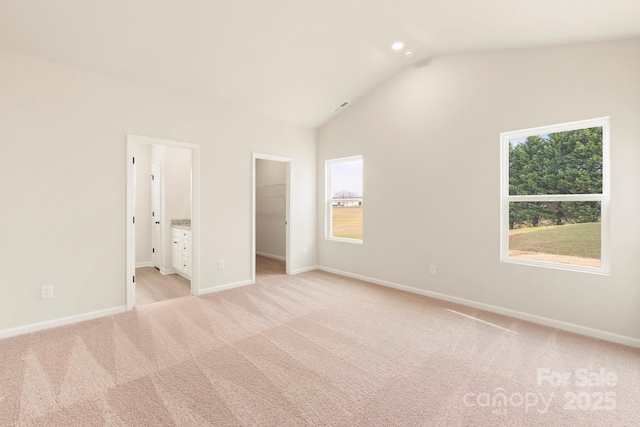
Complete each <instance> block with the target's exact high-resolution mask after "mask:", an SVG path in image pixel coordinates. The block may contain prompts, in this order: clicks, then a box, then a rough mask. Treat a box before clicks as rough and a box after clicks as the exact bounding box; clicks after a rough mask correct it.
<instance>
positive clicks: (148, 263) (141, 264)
mask: <svg viewBox="0 0 640 427" xmlns="http://www.w3.org/2000/svg"><path fill="white" fill-rule="evenodd" d="M142 267H153V262H151V261H145V262H136V268H142Z"/></svg>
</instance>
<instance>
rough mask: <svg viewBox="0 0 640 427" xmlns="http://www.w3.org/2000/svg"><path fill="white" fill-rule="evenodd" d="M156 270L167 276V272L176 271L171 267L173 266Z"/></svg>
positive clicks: (172, 272)
mask: <svg viewBox="0 0 640 427" xmlns="http://www.w3.org/2000/svg"><path fill="white" fill-rule="evenodd" d="M158 271H159V272H160V274H162V275H163V276H168V275H169V274H176V273H177V271H176V270H175V269H173V268H159V269H158Z"/></svg>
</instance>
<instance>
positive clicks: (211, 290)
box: [198, 280, 254, 296]
mask: <svg viewBox="0 0 640 427" xmlns="http://www.w3.org/2000/svg"><path fill="white" fill-rule="evenodd" d="M253 284H254V282H252V281H251V280H241V281H240V282H235V283H228V284H226V285H220V286H211V287H209V288H204V289H200V290H199V291H198V296H202V295H207V294H212V293H214V292H221V291H226V290H228V289H235V288H240V287H242V286H247V285H253Z"/></svg>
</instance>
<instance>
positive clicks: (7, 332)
mask: <svg viewBox="0 0 640 427" xmlns="http://www.w3.org/2000/svg"><path fill="white" fill-rule="evenodd" d="M125 311H127V306H126V305H123V306H120V307H113V308H107V309H105V310H98V311H92V312H89V313H84V314H77V315H75V316H69V317H63V318H60V319H54V320H47V321H46V322H39V323H32V324H30V325H25V326H18V327H16V328H11V329H4V330H2V331H0V339H2V338H9V337H15V336H17V335H23V334H29V333H31V332H37V331H42V330H45V329H51V328H57V327H58V326H64V325H70V324H72V323H78V322H84V321H85V320H92V319H97V318H99V317H105V316H111V315H114V314H120V313H124V312H125Z"/></svg>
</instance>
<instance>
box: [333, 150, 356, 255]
mask: <svg viewBox="0 0 640 427" xmlns="http://www.w3.org/2000/svg"><path fill="white" fill-rule="evenodd" d="M362 166H363V164H362V156H355V157H345V158H341V159H334V160H327V162H326V168H325V174H326V175H325V176H326V180H327V182H326V189H327V198H326V200H327V233H326V237H327V239H331V240H339V241H344V242H351V243H362V234H363V227H362V210H363V208H364V199H363V191H362V185H363V184H362Z"/></svg>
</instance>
